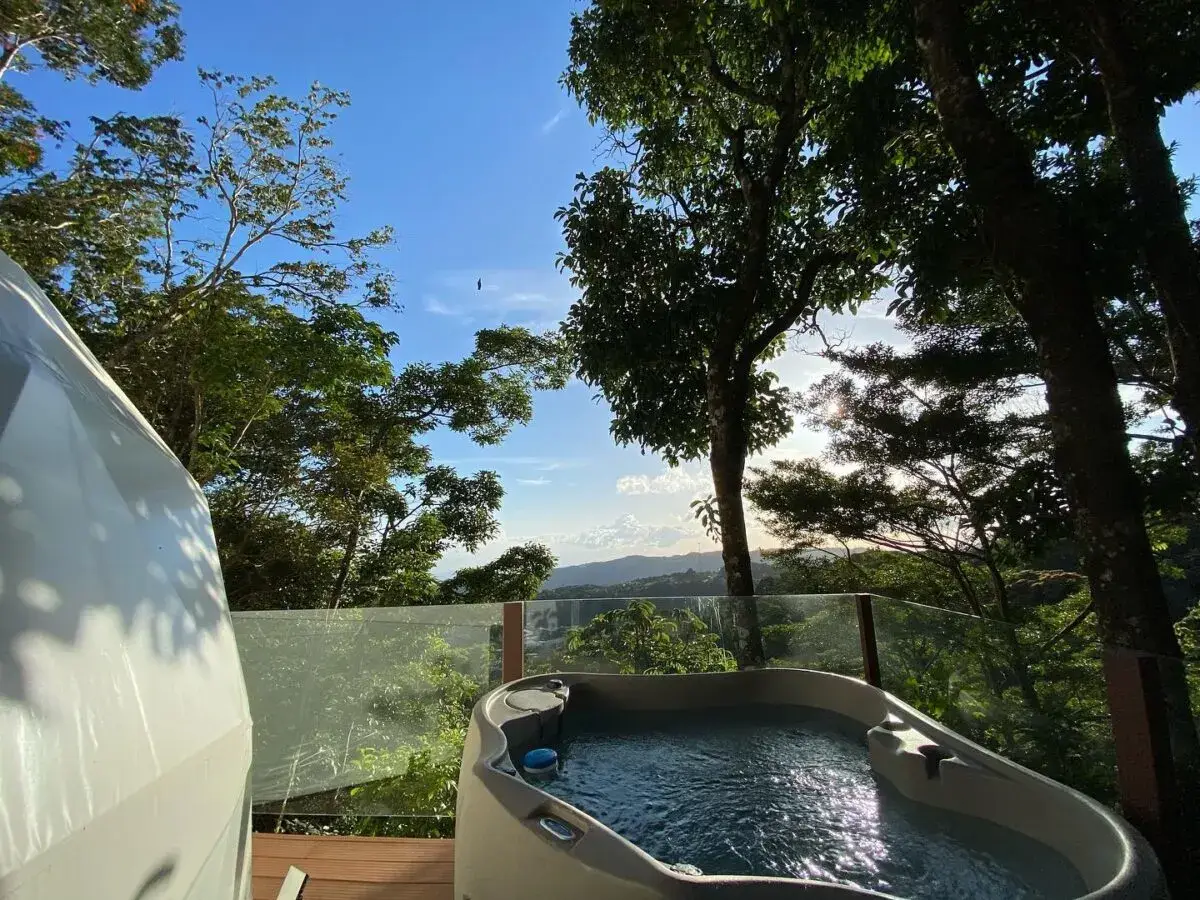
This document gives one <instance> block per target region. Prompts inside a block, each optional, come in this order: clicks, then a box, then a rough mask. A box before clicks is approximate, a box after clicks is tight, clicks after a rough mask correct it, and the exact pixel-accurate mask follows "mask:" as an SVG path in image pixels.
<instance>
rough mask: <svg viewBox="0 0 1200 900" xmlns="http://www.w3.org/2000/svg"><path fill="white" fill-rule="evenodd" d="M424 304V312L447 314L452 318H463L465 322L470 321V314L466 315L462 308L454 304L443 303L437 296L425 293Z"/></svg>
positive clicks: (436, 314)
mask: <svg viewBox="0 0 1200 900" xmlns="http://www.w3.org/2000/svg"><path fill="white" fill-rule="evenodd" d="M424 306H425V312H427V313H433V314H434V315H435V316H448V317H449V318H452V319H463V320H464V321H467V322H470V321H471V318H472V317H471V316H470V315H468V314H467V313H466V312H465V311H463V310H462V309H459V308H457V307H454V306H448V305H447V304H445V303H443V302H442V301H441V300H439V299H438V298H437V297H434V296H433V295H430V294H427V295H426V296H425V300H424Z"/></svg>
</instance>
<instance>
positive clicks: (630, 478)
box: [617, 466, 712, 494]
mask: <svg viewBox="0 0 1200 900" xmlns="http://www.w3.org/2000/svg"><path fill="white" fill-rule="evenodd" d="M703 490H712V476H710V475H708V474H707V473H705V472H703V471H701V470H700V469H685V468H683V467H682V466H677V467H675V468H667V469H664V470H663V472H662V473H661V474H659V475H622V476H621V477H620V478H618V479H617V493H618V494H682V493H686V492H690V491H703Z"/></svg>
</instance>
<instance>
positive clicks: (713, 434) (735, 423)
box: [708, 372, 766, 668]
mask: <svg viewBox="0 0 1200 900" xmlns="http://www.w3.org/2000/svg"><path fill="white" fill-rule="evenodd" d="M744 414H745V413H744V404H739V403H738V402H737V398H736V397H734V396H733V389H732V387H731V382H730V380H729V379H727V378H724V377H722V374H721V373H720V372H710V373H709V378H708V418H709V422H708V425H709V442H710V446H709V457H708V460H709V466H710V467H711V469H712V477H713V488H714V489H715V491H716V497H717V514H718V517H719V518H720V527H721V561H722V562H723V563H724V565H725V591H726V593H727V594H728V595H729V596H730V597H745V598H750V599H748V600H744V601H742V602H735V611H736V616H737V623H736V624H737V627H738V631H739V635H738V636H739V643H740V645H741V646H740V647H739V652H738V663H739V664H740V665H741V666H742V667H743V668H744V667H746V666H761V665H763V664H764V663H765V661H766V660H765V656H764V653H763V643H762V631H761V629H760V628H759V624H758V606H757V605H756V604H755V602H754V600H753V597H754V573H753V570H752V568H751V565H750V540H749V538H748V536H747V534H746V510H745V506H744V504H743V502H742V482H743V479H744V477H745V473H746V436H745V428H744V426H743V422H742V417H743V416H744Z"/></svg>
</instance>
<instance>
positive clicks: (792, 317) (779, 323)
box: [739, 251, 844, 366]
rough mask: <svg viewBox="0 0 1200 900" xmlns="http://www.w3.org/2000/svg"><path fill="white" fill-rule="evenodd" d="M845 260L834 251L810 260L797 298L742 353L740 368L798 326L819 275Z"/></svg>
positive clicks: (801, 280)
mask: <svg viewBox="0 0 1200 900" xmlns="http://www.w3.org/2000/svg"><path fill="white" fill-rule="evenodd" d="M842 259H844V255H843V254H840V253H834V252H833V251H823V252H821V253H818V254H817V255H816V256H814V257H813V258H812V259H810V260H809V261H808V262H807V263H806V264H805V266H804V269H803V270H802V271H801V273H800V284H799V287H798V288H797V290H796V296H795V298H794V299H793V300H792V302H791V303H790V304H789V305H788V307H787V308H786V309H784V311H783V312H782V313H780V314H779V315H778V316H776V317H775V319H774V320H773V321H772V322H771V323H770V324H769V325H767V327H766V328H764V329H763V330H762V331H761V332H760V333H759V334H758V336H757V337H755V338H754V340H752V341H751V342H750V343H749V344H747V345H746V349H745V350H744V351H743V352H742V356H741V359H740V360H739V365H740V366H746V365H753V364H754V360H756V359H758V357H759V356H760V355H762V353H763V351H765V350H766V349H767V347H769V346H770V344H771V342H772V341H773V340H775V339H776V338H777V337H779V336H780V335H781V334H783V333H784V332H785V331H787V330H788V329H789V328H791V327H792V326H793V325H794V324H796V320H797V319H799V318H800V317H801V316H802V315H803V314H804V312H805V310H807V309H808V308H809V307H810V305H811V300H812V291H813V287H814V286H815V285H816V281H817V275H818V274H819V273H820V271H821V269H822V267H824V266H828V265H833V264H834V263H836V262H838V261H840V260H842Z"/></svg>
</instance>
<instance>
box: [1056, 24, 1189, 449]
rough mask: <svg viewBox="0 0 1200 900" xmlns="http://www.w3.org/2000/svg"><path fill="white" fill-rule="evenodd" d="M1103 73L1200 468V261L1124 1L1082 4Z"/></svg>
mask: <svg viewBox="0 0 1200 900" xmlns="http://www.w3.org/2000/svg"><path fill="white" fill-rule="evenodd" d="M1075 6H1076V8H1077V10H1078V12H1079V15H1080V18H1081V19H1082V20H1083V23H1084V26H1085V29H1086V32H1087V36H1088V42H1089V44H1090V45H1091V50H1092V53H1093V54H1094V55H1095V57H1096V62H1097V63H1098V64H1099V67H1100V79H1101V81H1102V82H1103V84H1104V93H1105V96H1106V97H1107V99H1108V115H1109V119H1110V120H1111V122H1112V131H1113V136H1114V137H1115V138H1116V144H1117V149H1118V150H1119V151H1120V153H1121V159H1122V161H1123V162H1124V163H1125V171H1126V174H1127V176H1128V178H1129V189H1130V193H1131V194H1132V196H1133V206H1134V210H1135V211H1136V213H1137V218H1138V224H1139V225H1140V238H1141V245H1142V251H1143V253H1144V254H1145V257H1146V266H1147V268H1148V269H1149V270H1150V277H1151V278H1152V279H1153V281H1154V288H1155V290H1156V292H1157V293H1158V298H1159V303H1160V304H1161V306H1162V311H1163V317H1164V318H1165V319H1166V323H1167V342H1168V344H1169V346H1170V349H1171V364H1172V374H1173V376H1174V384H1173V385H1172V388H1173V394H1174V397H1173V398H1172V405H1173V406H1174V407H1175V409H1176V411H1177V412H1178V413H1179V416H1180V418H1182V419H1183V423H1184V429H1185V434H1186V437H1187V439H1188V441H1189V443H1190V444H1191V446H1192V450H1193V452H1194V453H1196V456H1197V461H1198V463H1200V255H1198V254H1197V253H1196V250H1195V248H1194V247H1193V246H1192V236H1191V230H1190V228H1189V226H1188V220H1187V207H1186V206H1185V205H1184V202H1183V195H1182V194H1181V193H1180V191H1179V182H1178V181H1177V180H1176V178H1175V173H1174V171H1172V169H1171V154H1170V151H1169V150H1168V149H1167V145H1166V144H1165V143H1164V142H1163V138H1162V132H1161V131H1160V130H1159V127H1158V118H1159V116H1158V101H1157V99H1156V98H1155V96H1154V94H1153V93H1152V91H1151V89H1150V87H1149V86H1148V85H1147V84H1146V83H1145V81H1144V80H1143V73H1144V71H1145V68H1146V65H1145V62H1144V55H1143V54H1140V53H1139V50H1138V49H1137V45H1136V36H1135V35H1134V34H1133V33H1131V29H1132V27H1133V26H1132V23H1131V22H1130V19H1131V18H1132V16H1131V11H1130V9H1129V4H1128V3H1127V2H1124V0H1077V2H1076V4H1075Z"/></svg>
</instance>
